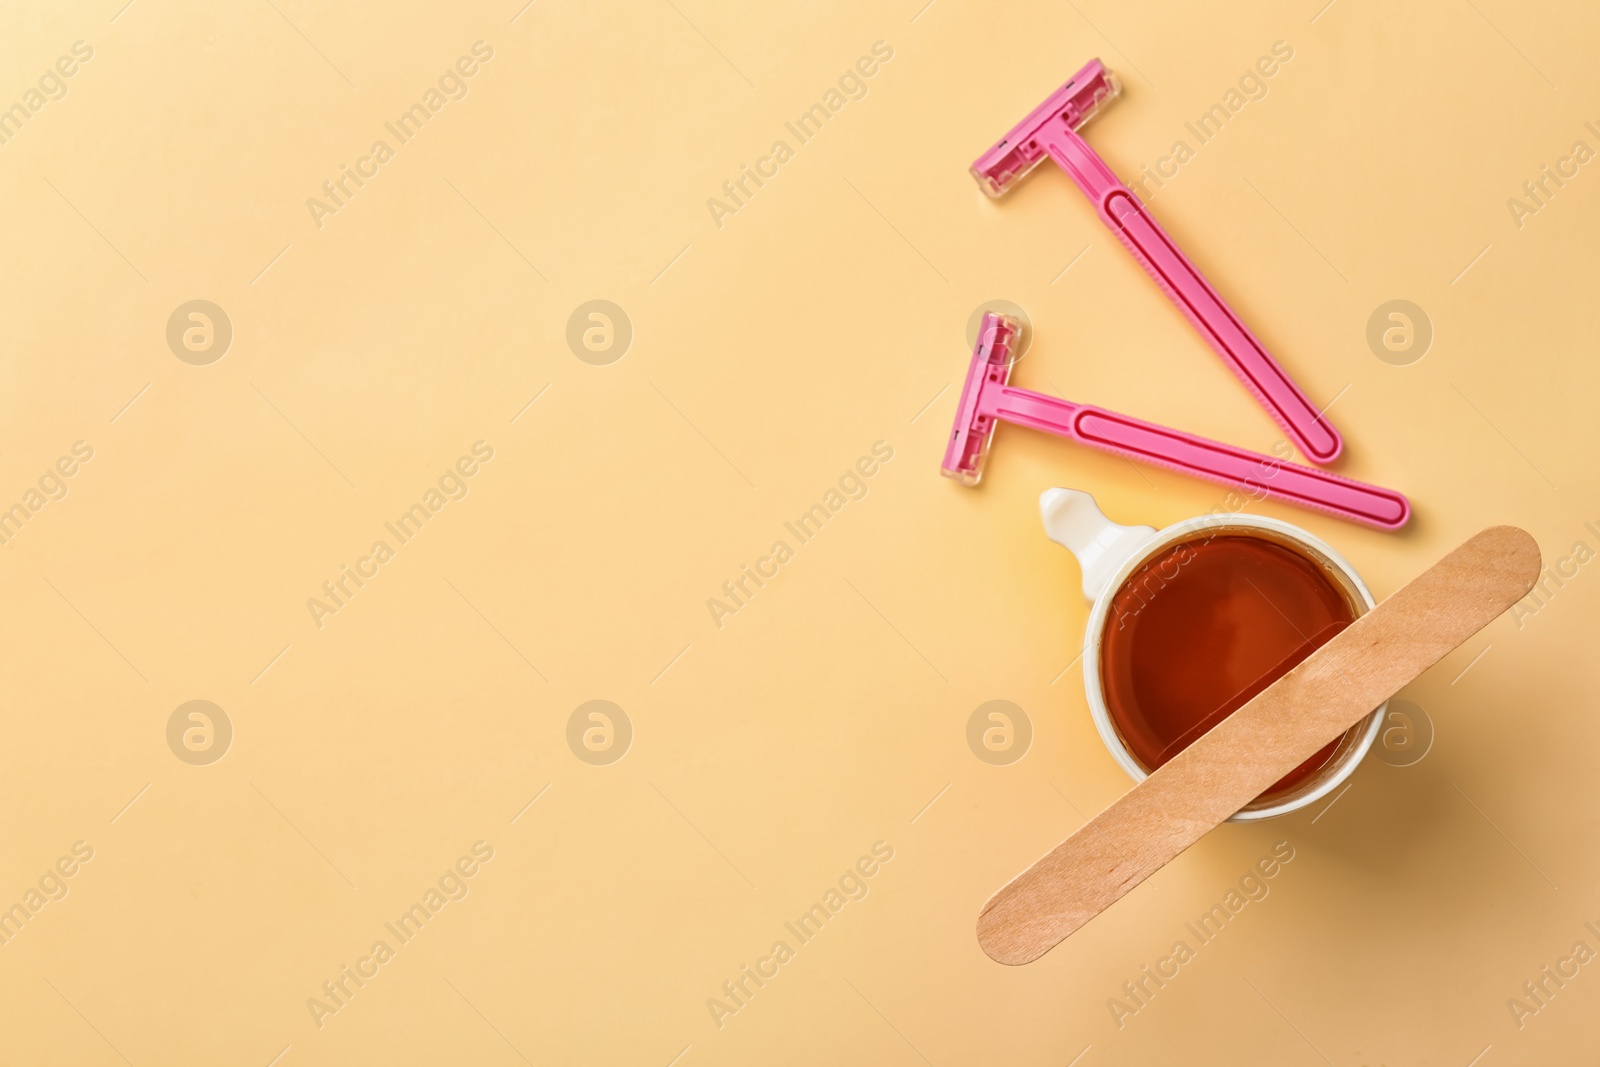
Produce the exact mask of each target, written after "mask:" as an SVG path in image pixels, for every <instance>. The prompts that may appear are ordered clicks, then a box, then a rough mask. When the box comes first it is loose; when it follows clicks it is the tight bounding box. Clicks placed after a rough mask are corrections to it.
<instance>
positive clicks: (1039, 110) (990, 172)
mask: <svg viewBox="0 0 1600 1067" xmlns="http://www.w3.org/2000/svg"><path fill="white" fill-rule="evenodd" d="M1120 92H1122V83H1121V82H1120V81H1118V80H1117V76H1116V75H1115V74H1113V73H1111V71H1109V70H1107V69H1106V67H1105V64H1104V63H1101V62H1100V61H1099V60H1098V59H1091V60H1090V61H1089V62H1088V63H1087V64H1085V65H1084V68H1083V69H1082V70H1080V71H1078V73H1076V74H1074V75H1073V76H1072V77H1071V78H1069V79H1068V80H1067V84H1065V85H1063V86H1062V87H1061V88H1059V89H1057V90H1056V91H1055V92H1053V93H1051V94H1050V96H1049V98H1048V99H1046V100H1045V102H1044V103H1042V104H1040V105H1039V106H1038V107H1036V108H1034V109H1033V110H1032V111H1031V112H1029V113H1028V117H1027V118H1025V119H1023V120H1022V121H1021V122H1019V123H1017V125H1016V126H1015V127H1013V128H1012V130H1011V132H1010V133H1008V134H1006V135H1005V136H1004V137H1002V138H1000V141H999V143H998V144H996V145H995V146H994V147H993V148H991V149H989V151H987V152H985V153H984V154H983V155H981V156H979V157H978V159H977V162H975V163H973V164H972V177H973V178H974V179H976V180H977V182H978V187H979V188H981V189H982V190H983V191H984V192H985V193H988V194H989V196H991V197H993V198H997V199H998V198H999V197H1001V196H1004V195H1005V194H1006V191H1007V190H1008V189H1010V188H1011V186H1012V184H1013V183H1015V182H1016V181H1017V180H1018V179H1019V178H1021V177H1022V176H1023V175H1025V174H1027V173H1028V172H1029V171H1030V170H1032V169H1033V168H1034V167H1036V166H1037V165H1038V163H1039V160H1041V159H1043V158H1044V156H1045V150H1044V146H1043V145H1041V144H1039V143H1038V139H1037V138H1038V135H1039V131H1040V130H1041V129H1042V128H1043V127H1045V126H1046V125H1047V124H1049V123H1051V122H1055V121H1057V120H1059V121H1061V122H1064V123H1066V125H1067V128H1068V129H1072V130H1077V129H1080V128H1082V126H1083V125H1084V124H1085V123H1087V122H1088V121H1089V120H1090V119H1092V118H1094V117H1095V115H1097V114H1099V113H1100V109H1101V108H1103V107H1105V106H1106V105H1107V104H1109V103H1111V101H1113V100H1115V99H1116V98H1117V94H1118V93H1120Z"/></svg>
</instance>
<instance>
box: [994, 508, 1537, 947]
mask: <svg viewBox="0 0 1600 1067" xmlns="http://www.w3.org/2000/svg"><path fill="white" fill-rule="evenodd" d="M1539 567H1540V559H1539V546H1538V544H1536V543H1535V542H1534V540H1533V538H1532V537H1530V536H1529V535H1528V534H1527V533H1526V532H1525V531H1523V530H1519V529H1518V528H1516V527H1515V526H1493V527H1490V528H1489V529H1487V530H1484V531H1482V532H1481V533H1478V534H1476V535H1474V536H1473V537H1471V538H1469V539H1468V540H1467V541H1466V543H1464V544H1462V545H1461V547H1459V548H1457V549H1456V550H1455V551H1454V552H1451V553H1450V554H1449V555H1447V556H1445V557H1444V558H1443V559H1441V560H1440V561H1439V562H1438V563H1435V564H1434V565H1433V566H1432V567H1430V568H1428V569H1427V570H1426V571H1424V572H1423V573H1422V574H1420V575H1418V576H1417V577H1416V578H1415V579H1413V580H1412V581H1411V582H1410V583H1409V584H1408V585H1406V586H1405V588H1403V589H1401V590H1400V591H1399V592H1397V593H1395V594H1394V595H1393V596H1391V597H1389V598H1388V599H1387V600H1385V601H1384V602H1383V603H1381V604H1379V605H1378V606H1377V607H1376V608H1374V609H1373V610H1372V611H1369V612H1368V613H1367V614H1365V615H1363V616H1362V617H1361V618H1359V619H1357V620H1356V621H1355V622H1353V623H1351V624H1350V626H1348V627H1347V628H1346V629H1345V630H1344V631H1343V632H1342V633H1340V634H1339V635H1338V636H1337V637H1335V638H1334V639H1333V640H1331V641H1329V642H1328V643H1327V644H1325V645H1323V646H1322V647H1321V648H1319V649H1317V651H1316V652H1314V653H1312V654H1311V656H1310V657H1308V658H1307V659H1305V660H1304V661H1303V662H1301V663H1300V664H1299V665H1298V666H1297V667H1295V668H1294V670H1292V671H1290V672H1289V673H1288V674H1286V675H1284V676H1283V677H1282V678H1280V679H1278V680H1277V681H1276V682H1274V683H1273V684H1272V685H1271V686H1269V687H1268V688H1267V689H1266V690H1264V691H1263V692H1261V693H1260V694H1258V695H1257V696H1256V697H1255V698H1254V699H1253V700H1251V701H1250V702H1249V703H1247V704H1245V705H1244V706H1243V707H1241V708H1240V709H1239V710H1238V711H1236V712H1234V713H1233V714H1232V715H1230V716H1229V717H1228V718H1226V719H1224V720H1223V721H1222V722H1220V723H1218V724H1217V725H1216V726H1215V727H1213V728H1212V729H1211V730H1210V731H1209V732H1207V733H1206V734H1205V735H1204V736H1203V737H1201V738H1200V739H1199V740H1198V741H1196V742H1195V743H1194V744H1192V745H1190V746H1189V747H1188V748H1186V749H1184V750H1183V751H1182V752H1180V753H1178V754H1177V755H1176V756H1174V757H1173V758H1172V759H1171V761H1169V762H1167V763H1165V764H1163V765H1162V766H1161V767H1159V768H1157V769H1156V771H1155V773H1154V774H1152V775H1150V777H1148V778H1146V779H1145V780H1144V781H1143V782H1140V783H1139V784H1138V785H1136V786H1134V787H1133V789H1131V790H1129V791H1128V792H1127V793H1126V794H1124V795H1123V796H1122V797H1120V798H1119V799H1118V800H1116V801H1115V802H1114V803H1113V804H1112V805H1111V806H1110V807H1108V808H1107V809H1106V810H1105V811H1102V812H1101V813H1100V814H1099V815H1096V816H1095V817H1094V818H1093V819H1090V820H1089V822H1088V823H1086V824H1085V825H1084V826H1082V827H1081V828H1080V829H1079V830H1078V831H1077V832H1076V833H1074V834H1073V835H1072V836H1071V837H1069V838H1067V839H1066V840H1065V841H1063V842H1062V843H1061V844H1059V845H1057V846H1056V847H1055V848H1054V849H1052V850H1051V851H1050V852H1049V853H1047V854H1046V855H1045V856H1044V858H1043V859H1041V860H1039V862H1037V863H1035V864H1034V865H1033V866H1032V867H1029V868H1028V869H1027V870H1026V871H1024V872H1023V873H1022V874H1020V875H1018V876H1017V877H1016V878H1014V879H1012V881H1011V882H1010V883H1009V884H1007V885H1006V886H1005V887H1004V888H1003V889H1001V890H1000V891H999V892H998V893H996V894H995V895H994V896H992V897H990V898H989V902H988V903H987V904H985V905H984V906H983V911H982V912H981V913H980V914H979V915H978V943H979V944H980V945H982V946H983V950H984V951H985V952H987V953H988V954H989V956H990V957H991V958H993V959H995V960H997V961H999V962H1000V963H1006V964H1021V963H1032V962H1033V961H1034V960H1036V959H1038V958H1039V957H1040V956H1043V955H1044V954H1045V953H1046V952H1048V951H1050V950H1051V949H1052V948H1054V947H1055V946H1056V945H1058V944H1060V943H1061V941H1062V940H1063V939H1065V938H1066V937H1067V936H1068V935H1069V934H1071V933H1072V932H1073V931H1075V930H1077V929H1078V928H1079V927H1080V926H1082V925H1083V924H1084V923H1086V922H1088V921H1089V920H1090V919H1092V918H1094V917H1095V916H1096V915H1098V914H1100V912H1102V911H1104V910H1105V909H1106V908H1108V907H1110V906H1111V905H1112V904H1114V903H1115V902H1116V901H1117V900H1118V899H1120V898H1121V897H1122V895H1123V894H1124V893H1126V892H1128V890H1130V889H1132V888H1133V887H1134V886H1136V885H1138V884H1139V883H1140V882H1142V881H1144V880H1145V879H1146V878H1148V877H1150V876H1151V875H1152V874H1154V873H1155V872H1156V871H1158V870H1160V869H1161V867H1162V866H1164V865H1165V864H1166V863H1167V862H1168V861H1169V860H1171V859H1172V858H1173V857H1174V856H1176V855H1177V854H1178V853H1180V852H1182V851H1183V850H1184V849H1186V848H1188V847H1189V846H1190V845H1192V844H1194V843H1195V842H1196V841H1198V840H1200V838H1201V837H1203V836H1205V834H1206V833H1207V832H1208V831H1210V830H1211V829H1213V828H1214V827H1216V826H1218V825H1220V824H1221V823H1222V822H1224V821H1225V820H1227V819H1228V818H1229V817H1230V816H1232V815H1233V814H1234V813H1235V812H1237V811H1239V809H1240V808H1243V807H1244V806H1245V805H1246V804H1248V803H1250V801H1251V800H1253V799H1255V798H1256V797H1257V796H1259V795H1260V794H1261V793H1262V792H1263V791H1264V790H1266V788H1267V787H1268V786H1270V785H1272V783H1274V782H1276V781H1277V780H1278V779H1279V778H1282V777H1283V776H1284V775H1285V774H1287V773H1288V772H1289V771H1291V770H1293V769H1294V768H1295V767H1297V766H1299V765H1300V764H1301V763H1303V762H1305V761H1306V760H1308V759H1310V758H1311V756H1312V755H1313V754H1314V753H1316V751H1317V750H1318V749H1320V748H1321V747H1322V746H1323V745H1326V744H1327V743H1328V742H1329V741H1331V740H1333V739H1334V738H1336V737H1338V736H1339V735H1340V734H1342V733H1344V732H1345V731H1346V730H1348V729H1350V727H1351V726H1353V725H1355V724H1356V723H1357V722H1359V721H1361V719H1362V718H1364V717H1365V716H1366V715H1368V714H1369V713H1370V712H1371V711H1372V709H1373V708H1375V707H1377V706H1378V705H1379V704H1381V703H1383V702H1384V701H1385V700H1387V699H1389V697H1391V696H1393V695H1394V694H1395V693H1396V692H1398V691H1399V690H1400V689H1401V688H1402V687H1403V686H1405V685H1406V684H1407V683H1408V682H1410V681H1412V680H1413V679H1414V678H1416V677H1417V676H1418V675H1419V674H1421V673H1422V672H1423V671H1425V670H1427V669H1428V668H1429V667H1431V666H1433V665H1434V664H1435V663H1437V662H1439V660H1441V659H1443V658H1444V656H1445V655H1446V654H1447V653H1449V652H1451V651H1452V650H1454V649H1455V648H1457V647H1458V646H1460V645H1461V644H1462V643H1463V642H1464V641H1466V640H1467V639H1468V638H1469V637H1471V636H1472V635H1473V634H1475V633H1477V632H1478V631H1479V630H1481V629H1483V628H1484V627H1485V626H1487V625H1488V624H1489V623H1490V622H1491V621H1493V620H1494V619H1495V617H1497V616H1498V615H1500V613H1501V612H1503V611H1505V610H1506V609H1508V608H1509V607H1511V605H1512V604H1515V603H1516V602H1517V601H1518V600H1520V599H1521V598H1522V597H1523V596H1524V595H1526V593H1527V592H1528V590H1530V589H1532V588H1533V584H1534V582H1535V581H1537V580H1538V578H1539Z"/></svg>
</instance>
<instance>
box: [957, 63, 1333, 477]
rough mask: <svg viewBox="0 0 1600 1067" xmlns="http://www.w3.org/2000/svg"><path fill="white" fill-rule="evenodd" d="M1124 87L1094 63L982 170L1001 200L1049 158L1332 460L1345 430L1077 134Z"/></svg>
mask: <svg viewBox="0 0 1600 1067" xmlns="http://www.w3.org/2000/svg"><path fill="white" fill-rule="evenodd" d="M1121 91H1122V85H1121V83H1120V82H1118V81H1117V76H1116V75H1115V74H1113V73H1111V72H1110V71H1109V70H1107V69H1106V68H1105V66H1104V65H1103V64H1102V63H1101V62H1100V61H1099V60H1098V59H1096V60H1092V61H1090V62H1089V64H1088V65H1087V66H1085V67H1084V68H1083V69H1082V70H1080V71H1078V73H1077V74H1074V75H1073V76H1072V80H1070V81H1069V82H1067V84H1065V85H1063V86H1062V87H1061V88H1059V89H1057V90H1056V91H1055V92H1054V93H1052V94H1050V98H1049V99H1048V100H1046V101H1045V102H1044V103H1042V104H1040V105H1039V106H1038V107H1036V108H1034V109H1033V112H1032V113H1031V114H1029V115H1028V117H1027V118H1025V119H1023V120H1022V122H1021V123H1020V124H1019V125H1018V126H1017V127H1016V128H1015V129H1013V130H1012V131H1011V132H1010V133H1008V134H1006V135H1005V137H1003V138H1001V140H1000V143H999V144H997V145H995V146H994V147H993V148H991V149H989V151H987V152H985V153H984V154H983V155H981V156H979V157H978V161H977V162H976V163H974V164H973V165H972V176H973V177H974V178H976V179H977V180H978V185H979V186H981V187H982V188H983V191H984V192H986V193H988V194H989V195H990V196H992V197H1000V196H1003V195H1005V193H1006V191H1007V190H1009V189H1010V188H1011V186H1012V184H1013V183H1015V182H1016V181H1017V180H1018V179H1019V178H1021V177H1022V176H1023V175H1025V174H1027V173H1028V172H1029V171H1030V170H1032V169H1033V168H1034V167H1035V166H1037V165H1038V163H1039V161H1040V160H1041V159H1043V158H1044V157H1045V155H1046V154H1048V155H1049V156H1050V158H1051V159H1054V160H1055V161H1056V162H1057V163H1058V164H1060V166H1061V168H1062V169H1063V170H1065V171H1066V172H1067V174H1068V176H1069V177H1071V178H1072V180H1073V181H1074V182H1076V183H1077V184H1078V188H1079V189H1082V190H1083V194H1084V195H1085V196H1087V197H1088V198H1089V200H1090V201H1091V202H1092V203H1093V204H1094V206H1095V209H1096V210H1097V211H1098V212H1099V214H1100V219H1101V221H1103V222H1104V223H1105V224H1106V225H1107V226H1108V227H1110V229H1111V232H1112V233H1114V234H1116V235H1117V237H1118V238H1119V239H1120V240H1121V241H1122V243H1123V244H1124V245H1126V246H1127V249H1128V251H1129V252H1132V253H1133V258H1134V259H1136V260H1138V261H1139V263H1140V264H1141V265H1142V266H1143V267H1144V269H1145V270H1146V271H1148V272H1149V273H1150V276H1151V277H1152V278H1154V279H1155V280H1156V284H1157V285H1159V286H1161V290H1162V292H1164V293H1166V294H1167V296H1168V297H1170V298H1171V299H1172V302H1173V303H1174V304H1177V305H1178V307H1179V309H1180V310H1182V311H1183V313H1184V314H1185V315H1186V316H1188V318H1189V321H1190V322H1192V323H1193V324H1194V327H1195V329H1197V330H1199V331H1200V334H1201V336H1202V337H1204V338H1205V339H1206V340H1207V341H1210V342H1211V347H1212V348H1214V349H1216V350H1217V355H1219V356H1221V357H1222V361H1223V362H1224V363H1226V364H1227V365H1228V366H1229V367H1230V368H1232V370H1233V373H1235V374H1237V375H1238V376H1239V379H1240V380H1241V381H1243V382H1244V384H1245V386H1246V387H1247V388H1248V389H1249V390H1250V392H1251V394H1252V395H1254V396H1255V398H1256V401H1257V402H1258V403H1259V404H1260V405H1261V406H1262V407H1264V408H1266V409H1267V411H1268V412H1269V413H1270V414H1271V415H1272V417H1273V418H1274V419H1276V420H1277V422H1278V425H1279V426H1282V427H1283V429H1284V432H1286V433H1287V434H1288V435H1289V439H1290V440H1291V441H1293V442H1294V444H1295V447H1297V448H1299V449H1300V451H1301V452H1302V453H1303V454H1305V456H1306V457H1307V458H1309V459H1310V460H1312V461H1313V462H1316V463H1331V462H1332V461H1333V460H1334V459H1335V458H1336V457H1337V456H1338V455H1339V452H1340V450H1341V449H1342V448H1343V447H1344V442H1343V441H1341V440H1340V439H1339V432H1338V431H1337V430H1335V429H1334V428H1333V427H1332V426H1331V425H1329V423H1328V421H1327V420H1326V419H1324V418H1323V417H1322V413H1321V412H1319V411H1318V410H1317V409H1316V408H1315V407H1314V406H1313V405H1312V403H1311V401H1310V400H1308V399H1306V395H1305V394H1304V393H1302V392H1301V391H1300V389H1299V387H1298V386H1296V385H1295V384H1294V382H1292V381H1291V380H1290V379H1289V376H1288V375H1287V374H1285V373H1284V371H1283V368H1282V367H1280V366H1278V364H1277V361H1276V360H1274V359H1273V358H1272V357H1271V356H1270V355H1268V354H1267V350H1266V349H1265V348H1262V347H1261V342H1260V341H1257V340H1256V339H1255V337H1254V335H1252V334H1251V333H1250V331H1249V330H1248V329H1246V328H1245V325H1244V323H1242V322H1240V321H1239V317H1238V316H1237V315H1235V314H1234V313H1233V311H1232V309H1231V308H1229V307H1228V305H1227V304H1225V303H1223V302H1222V298H1221V297H1220V296H1218V295H1217V293H1216V290H1214V289H1212V288H1211V286H1210V285H1209V284H1207V282H1206V280H1205V279H1204V278H1203V277H1201V276H1200V272H1199V271H1198V270H1196V269H1195V268H1194V264H1192V263H1190V262H1189V260H1188V259H1187V258H1186V257H1185V256H1184V254H1183V253H1182V252H1180V251H1179V250H1178V246H1177V245H1175V244H1173V243H1172V238H1170V237H1168V236H1167V235H1166V233H1165V232H1164V231H1163V230H1162V229H1161V227H1160V226H1157V225H1156V223H1155V220H1154V219H1152V218H1151V217H1150V215H1149V213H1148V212H1146V211H1145V209H1144V206H1143V205H1141V204H1140V203H1139V199H1138V197H1136V196H1134V195H1133V192H1132V190H1130V189H1129V188H1128V187H1127V186H1125V185H1123V184H1122V183H1121V182H1120V181H1118V180H1117V176H1116V175H1115V174H1113V173H1111V168H1109V167H1107V166H1106V165H1105V162H1104V161H1103V160H1101V158H1100V157H1099V156H1098V155H1096V154H1095V151H1094V149H1093V148H1090V147H1089V144H1088V142H1087V141H1085V140H1084V139H1083V138H1082V137H1079V136H1078V134H1077V131H1078V129H1079V128H1081V127H1082V126H1083V125H1084V124H1085V123H1086V122H1088V121H1089V120H1090V119H1091V118H1093V117H1094V116H1095V115H1096V114H1097V113H1098V112H1099V111H1100V109H1101V108H1103V107H1105V106H1106V104H1108V103H1110V102H1111V101H1112V100H1114V99H1116V96H1117V94H1118V93H1120V92H1121Z"/></svg>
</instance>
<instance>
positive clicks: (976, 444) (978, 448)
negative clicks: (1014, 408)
mask: <svg viewBox="0 0 1600 1067" xmlns="http://www.w3.org/2000/svg"><path fill="white" fill-rule="evenodd" d="M1021 338H1022V321H1021V320H1020V319H1018V318H1016V317H1014V316H1011V315H1003V314H999V313H998V312H993V311H991V312H989V313H988V314H987V315H985V316H984V317H983V323H982V325H980V326H979V327H978V340H977V342H976V343H975V344H974V345H973V346H972V361H971V362H970V363H969V364H967V380H966V384H964V385H963V386H962V387H961V403H960V404H959V405H958V406H957V408H956V423H955V427H954V428H953V429H952V430H951V431H950V441H949V443H948V444H947V445H946V446H945V450H944V465H943V466H942V467H941V470H942V471H943V473H944V476H945V477H946V478H954V479H955V480H956V481H958V482H960V483H961V484H962V485H977V484H978V483H979V482H980V481H982V480H983V464H984V461H985V460H986V459H988V458H989V442H990V441H991V440H993V439H994V424H995V423H996V422H997V421H998V420H997V419H995V417H994V416H993V415H990V414H986V413H985V411H986V409H987V408H988V405H987V404H985V403H984V400H985V394H986V393H989V392H990V391H991V390H998V389H1001V388H1003V387H1004V386H1005V385H1006V383H1007V382H1009V381H1010V380H1011V368H1012V367H1013V366H1015V365H1016V361H1017V356H1016V351H1017V345H1018V343H1019V342H1020V340H1021Z"/></svg>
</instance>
